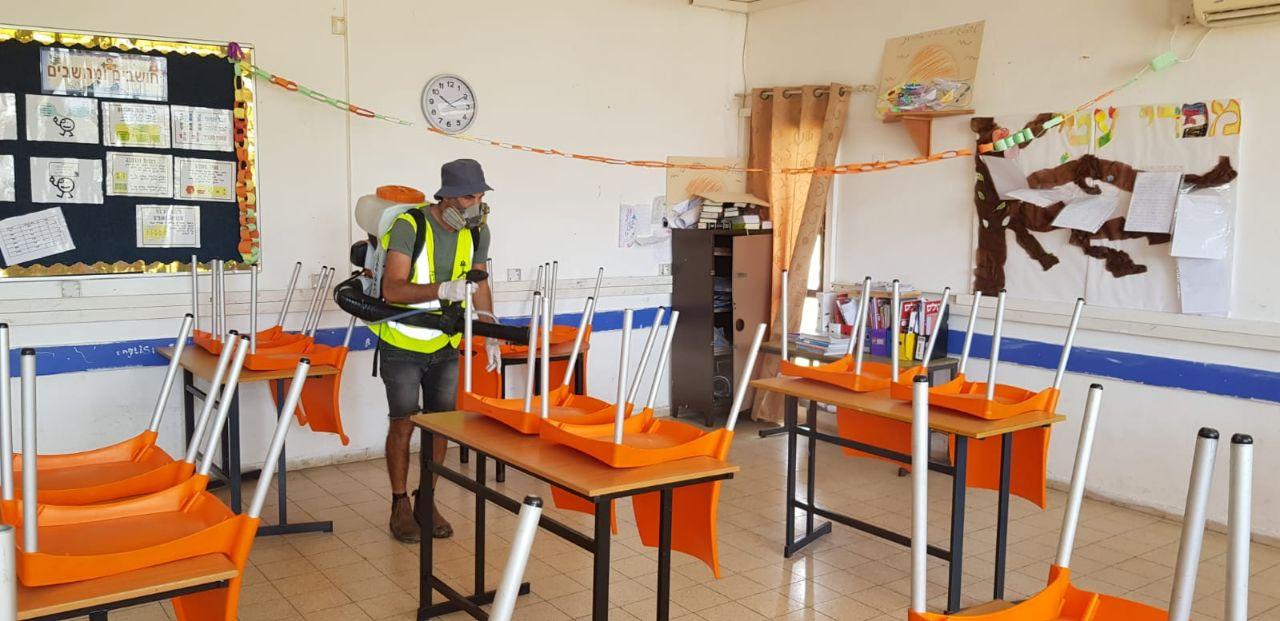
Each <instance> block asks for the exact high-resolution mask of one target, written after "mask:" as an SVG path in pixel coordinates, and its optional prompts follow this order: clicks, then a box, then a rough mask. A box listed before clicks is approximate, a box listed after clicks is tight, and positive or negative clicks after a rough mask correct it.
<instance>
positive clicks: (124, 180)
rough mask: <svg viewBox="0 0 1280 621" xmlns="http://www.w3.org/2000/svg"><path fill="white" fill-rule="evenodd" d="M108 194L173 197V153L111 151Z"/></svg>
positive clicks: (108, 154)
mask: <svg viewBox="0 0 1280 621" xmlns="http://www.w3.org/2000/svg"><path fill="white" fill-rule="evenodd" d="M107 196H143V197H147V198H173V156H172V155H160V154H156V153H120V152H115V151H108V152H107Z"/></svg>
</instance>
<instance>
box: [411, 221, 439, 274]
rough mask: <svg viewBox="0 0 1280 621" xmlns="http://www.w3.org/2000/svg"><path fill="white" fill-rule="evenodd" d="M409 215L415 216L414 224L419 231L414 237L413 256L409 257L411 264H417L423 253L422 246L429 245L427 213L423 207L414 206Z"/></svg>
mask: <svg viewBox="0 0 1280 621" xmlns="http://www.w3.org/2000/svg"><path fill="white" fill-rule="evenodd" d="M409 217H410V218H413V224H414V226H415V227H416V230H417V232H418V234H417V235H415V236H414V238H413V256H411V257H409V265H410V266H416V265H417V264H418V257H419V256H421V255H422V248H423V247H424V246H426V245H427V231H426V227H427V226H428V225H427V214H426V213H424V212H423V210H422V208H421V207H414V208H413V209H410V210H409ZM433 262H434V261H433Z"/></svg>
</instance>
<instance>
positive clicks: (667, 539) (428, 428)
mask: <svg viewBox="0 0 1280 621" xmlns="http://www.w3.org/2000/svg"><path fill="white" fill-rule="evenodd" d="M413 422H414V424H416V425H417V426H418V427H420V428H421V429H422V442H423V446H430V444H429V442H431V440H432V438H433V436H434V435H435V434H439V435H441V436H444V437H446V438H448V439H450V440H453V441H454V442H457V443H458V444H459V445H462V446H466V447H469V448H470V449H471V450H473V451H475V453H476V465H475V474H474V480H472V479H469V478H468V477H467V476H466V475H465V474H463V473H462V472H459V471H457V470H453V469H450V468H449V467H448V466H445V465H442V464H436V463H435V462H433V461H431V460H430V459H423V460H420V461H421V468H422V471H421V472H422V475H421V479H420V480H422V481H429V480H430V477H431V475H432V474H438V475H440V478H441V479H443V480H447V481H451V482H453V483H455V484H457V485H459V486H461V487H462V488H464V489H466V490H467V491H470V492H472V493H474V494H475V496H476V504H475V510H476V515H475V547H474V549H475V567H476V569H475V583H474V587H473V594H472V595H470V596H466V595H463V594H461V593H460V592H459V591H457V590H456V589H454V588H453V587H451V586H449V585H448V584H446V583H445V582H444V581H443V580H442V579H440V578H437V577H435V576H434V575H433V574H432V546H431V544H432V541H433V540H432V538H431V537H429V536H426V535H425V534H424V536H423V538H422V543H421V544H420V546H421V547H420V550H421V554H420V558H419V562H420V565H419V574H418V575H419V580H420V583H419V586H418V592H419V597H420V599H419V603H418V619H419V620H422V619H430V618H433V617H438V616H441V615H446V614H449V613H451V612H455V611H464V612H467V613H468V614H470V615H471V616H472V617H475V618H476V619H488V618H489V616H488V615H487V614H485V612H484V611H483V610H481V609H480V606H482V605H484V604H487V603H490V602H492V601H493V595H494V593H493V591H485V590H484V583H485V581H484V566H485V558H484V554H485V552H484V551H485V508H486V502H492V503H493V504H495V505H498V506H499V507H501V508H503V509H506V510H507V511H510V512H512V513H519V511H520V502H521V501H520V500H519V499H516V498H511V497H509V496H505V495H503V494H501V493H499V492H498V491H496V490H494V489H491V488H489V487H487V486H486V485H485V466H486V460H487V459H488V458H493V459H495V460H498V461H502V462H506V463H507V464H508V465H510V466H511V467H512V468H515V469H516V470H519V471H521V472H524V473H525V474H528V475H529V476H532V477H534V478H535V479H538V480H540V481H544V482H546V483H550V484H554V485H557V486H559V487H561V488H563V489H565V490H568V491H569V492H570V493H572V494H574V495H577V496H579V497H581V498H584V499H586V500H588V501H590V502H591V503H592V504H594V505H595V518H594V520H595V527H594V534H593V535H587V534H584V533H581V532H579V531H577V530H575V529H573V528H572V527H570V526H567V525H565V524H564V523H562V522H559V521H557V520H555V519H554V518H552V517H550V516H548V515H546V514H543V516H542V518H541V521H540V522H539V524H538V525H539V526H540V527H541V528H543V529H544V530H546V531H548V532H550V533H552V534H554V535H556V536H558V537H560V538H562V539H564V540H565V541H568V542H569V543H572V544H574V545H577V546H578V547H580V548H582V549H584V550H586V551H588V552H590V553H591V554H592V556H593V558H594V574H593V576H594V577H593V586H592V593H591V618H592V619H595V620H597V621H601V620H604V619H608V617H609V538H610V535H611V533H610V530H609V527H610V511H611V510H612V504H611V501H613V500H615V499H618V498H625V497H628V496H635V495H637V494H642V493H647V492H659V494H660V504H661V516H662V518H661V519H660V520H659V536H658V541H659V545H658V584H657V590H658V593H657V616H656V618H657V619H658V620H659V621H666V619H667V618H668V616H669V611H668V609H669V607H670V596H671V499H672V491H673V490H674V489H676V488H678V487H683V486H686V485H694V484H697V483H706V482H709V481H720V480H724V479H731V478H733V475H734V474H735V473H737V472H738V467H737V466H735V465H733V464H729V463H726V462H723V461H720V460H717V459H712V458H710V457H691V458H688V459H681V460H678V461H674V462H670V463H665V464H658V465H654V466H646V467H643V468H611V467H609V466H607V465H605V464H603V463H601V462H599V461H596V460H595V459H593V458H591V457H588V456H587V455H584V454H582V453H579V452H577V451H574V450H573V449H570V448H568V447H565V446H560V445H557V444H552V443H550V442H546V441H543V440H542V439H541V438H539V437H538V436H526V435H521V434H519V433H516V432H515V431H514V430H512V429H510V428H508V427H506V426H505V425H503V424H501V423H499V422H497V421H494V420H491V419H488V418H486V417H485V416H483V415H481V414H475V413H472V412H437V413H434V414H419V415H417V416H414V417H413ZM434 497H435V493H434V491H433V490H432V489H431V486H430V485H424V486H422V498H421V499H420V501H419V503H418V515H419V520H420V521H422V523H424V524H429V523H431V506H432V503H433V500H434ZM432 588H434V589H435V590H436V591H439V592H440V593H441V594H443V595H444V596H445V598H446V600H447V601H445V602H443V603H440V604H434V605H433V604H432V603H431V597H432V596H431V590H432ZM520 592H521V594H524V593H528V592H529V585H528V584H527V583H526V584H523V585H521V589H520Z"/></svg>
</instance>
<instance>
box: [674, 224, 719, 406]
mask: <svg viewBox="0 0 1280 621" xmlns="http://www.w3.org/2000/svg"><path fill="white" fill-rule="evenodd" d="M671 233H672V235H671V260H672V264H671V306H672V308H674V309H675V310H678V311H680V322H679V323H678V324H677V325H676V333H675V336H674V340H673V342H672V352H671V407H672V410H673V411H677V412H679V411H681V410H683V409H687V410H692V411H696V412H700V413H702V412H705V411H707V410H708V409H709V408H710V407H711V378H712V371H713V369H712V364H713V360H712V356H711V330H712V321H713V317H712V313H711V304H712V291H711V288H712V281H711V278H712V270H713V269H714V268H713V264H712V254H711V252H712V250H711V246H712V243H713V239H712V234H711V231H699V230H676V231H672V232H671Z"/></svg>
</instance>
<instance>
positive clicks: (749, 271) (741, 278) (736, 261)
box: [732, 234, 773, 407]
mask: <svg viewBox="0 0 1280 621" xmlns="http://www.w3.org/2000/svg"><path fill="white" fill-rule="evenodd" d="M772 278H773V236H771V235H765V234H761V235H744V236H740V237H735V238H733V336H732V338H733V350H734V351H733V381H734V382H737V381H738V377H740V376H741V375H742V367H743V365H744V364H746V360H747V354H748V353H749V352H748V349H749V348H750V347H751V339H752V337H754V336H755V333H756V326H758V325H760V324H761V323H766V322H768V321H769V294H770V292H771V291H772V290H773V284H772V283H773V281H772ZM746 403H747V407H750V403H751V401H750V399H748V400H747V402H746Z"/></svg>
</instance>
